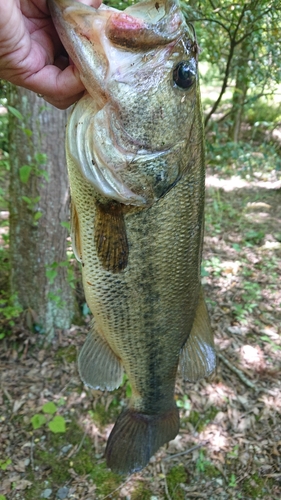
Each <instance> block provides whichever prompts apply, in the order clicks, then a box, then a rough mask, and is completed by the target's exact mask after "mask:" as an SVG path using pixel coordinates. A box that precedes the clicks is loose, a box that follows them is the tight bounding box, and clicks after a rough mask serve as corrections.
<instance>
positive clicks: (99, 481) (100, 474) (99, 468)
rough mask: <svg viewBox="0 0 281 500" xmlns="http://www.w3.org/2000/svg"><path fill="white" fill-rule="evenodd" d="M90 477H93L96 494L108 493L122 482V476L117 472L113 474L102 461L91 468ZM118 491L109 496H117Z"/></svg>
mask: <svg viewBox="0 0 281 500" xmlns="http://www.w3.org/2000/svg"><path fill="white" fill-rule="evenodd" d="M90 477H91V478H92V479H93V481H94V484H95V485H96V487H97V489H96V493H97V494H98V495H103V496H104V495H108V494H109V493H111V492H112V491H114V490H116V488H118V486H119V485H120V484H121V483H122V481H123V478H122V477H121V476H119V475H118V474H114V473H113V472H111V471H110V470H108V469H107V468H106V465H105V464H104V463H102V464H96V465H95V467H94V468H92V472H91V473H90ZM119 497H120V496H119V491H117V492H116V494H115V493H113V494H112V495H110V498H116V499H117V498H119Z"/></svg>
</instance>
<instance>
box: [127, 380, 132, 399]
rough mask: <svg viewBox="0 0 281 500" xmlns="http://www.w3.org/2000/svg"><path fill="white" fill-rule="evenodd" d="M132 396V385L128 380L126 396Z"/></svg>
mask: <svg viewBox="0 0 281 500" xmlns="http://www.w3.org/2000/svg"><path fill="white" fill-rule="evenodd" d="M131 396H132V386H131V384H130V382H128V383H127V387H126V398H130V397H131Z"/></svg>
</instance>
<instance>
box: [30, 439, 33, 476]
mask: <svg viewBox="0 0 281 500" xmlns="http://www.w3.org/2000/svg"><path fill="white" fill-rule="evenodd" d="M33 448H34V437H33V436H32V439H31V446H30V463H31V469H32V470H34V459H33Z"/></svg>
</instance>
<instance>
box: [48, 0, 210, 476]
mask: <svg viewBox="0 0 281 500" xmlns="http://www.w3.org/2000/svg"><path fill="white" fill-rule="evenodd" d="M49 7H50V11H51V15H52V18H53V21H54V24H55V27H56V30H57V32H58V34H59V36H60V38H61V41H62V43H63V45H64V47H65V49H66V51H67V52H68V54H69V56H70V57H71V59H72V61H73V63H74V64H75V66H76V67H77V69H78V71H79V75H80V78H81V81H82V82H83V84H84V86H85V89H86V91H85V95H84V96H83V97H82V98H81V99H80V100H79V101H78V102H77V103H76V105H75V106H74V108H73V110H72V113H71V116H70V118H69V121H68V125H67V130H66V156H67V167H68V173H69V180H70V190H71V204H72V208H71V214H72V215H71V222H72V223H71V227H72V229H71V234H72V245H73V250H74V253H75V256H76V258H77V260H78V261H79V262H80V263H81V264H82V279H83V286H84V290H85V297H86V301H87V304H88V306H89V308H90V310H91V312H92V314H93V323H92V327H91V330H90V332H89V334H88V337H87V339H86V341H85V344H84V345H83V347H82V350H81V352H80V354H79V358H78V369H79V373H80V376H81V378H82V380H83V382H84V383H85V384H86V385H87V386H89V387H91V388H93V389H100V390H109V391H111V390H114V389H116V388H118V387H119V386H120V385H121V384H122V380H123V377H124V373H126V375H127V377H128V379H129V382H130V384H131V388H132V396H131V399H130V401H129V403H128V406H127V407H126V408H125V409H124V410H123V411H122V413H121V414H120V415H119V416H118V418H117V421H116V422H115V425H114V427H113V429H112V432H111V434H110V436H109V438H108V441H107V445H106V450H105V458H106V463H107V466H108V467H109V468H111V470H113V471H114V472H117V473H119V474H132V473H134V472H136V471H139V470H141V469H143V468H144V467H145V466H146V465H147V464H148V462H149V460H150V458H151V457H152V456H153V455H154V454H155V453H156V452H157V450H158V449H159V448H160V447H161V446H163V445H164V444H165V443H167V442H169V441H170V440H172V439H174V438H175V437H176V436H177V434H178V432H179V410H178V407H177V405H176V402H175V394H174V393H175V382H176V376H177V372H178V368H179V367H180V368H179V369H180V371H181V374H182V377H183V379H184V380H188V381H191V382H195V381H197V380H199V379H200V378H202V377H206V376H209V375H210V374H211V373H212V372H213V371H214V370H215V367H216V354H215V348H214V340H213V332H212V329H211V326H210V320H209V316H208V311H207V307H206V304H205V299H204V294H203V290H202V286H201V279H200V266H201V258H202V242H203V231H204V185H205V160H204V131H203V124H202V110H201V104H200V90H199V78H198V53H199V49H198V44H197V40H196V35H195V32H194V28H193V26H192V25H190V24H189V23H188V22H186V20H185V18H184V16H183V14H182V12H181V10H180V7H179V3H178V2H177V1H176V0H158V1H157V2H156V3H155V2H154V1H152V0H144V1H141V2H139V3H137V4H135V5H132V6H130V7H128V8H126V9H125V10H124V11H119V10H117V9H114V8H111V7H108V6H105V5H101V6H100V7H99V8H98V9H95V8H93V7H91V6H87V5H84V4H81V3H77V2H75V1H74V0H49Z"/></svg>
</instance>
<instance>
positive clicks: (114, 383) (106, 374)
mask: <svg viewBox="0 0 281 500" xmlns="http://www.w3.org/2000/svg"><path fill="white" fill-rule="evenodd" d="M78 369H79V373H80V377H81V379H82V380H83V382H84V383H85V384H86V385H88V386H90V387H92V389H101V390H102V391H104V390H105V389H107V390H108V391H112V390H113V389H117V387H119V385H120V384H121V383H122V380H123V373H124V371H123V367H122V365H121V363H120V360H119V359H118V358H117V356H116V355H115V354H114V352H113V351H112V349H111V348H110V347H109V345H108V343H107V342H106V341H105V340H104V339H103V338H102V337H101V336H100V335H99V334H98V333H97V331H96V330H95V327H93V330H92V331H91V332H90V333H89V334H88V337H87V339H86V342H85V344H84V345H83V347H82V350H81V352H80V354H79V357H78Z"/></svg>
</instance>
